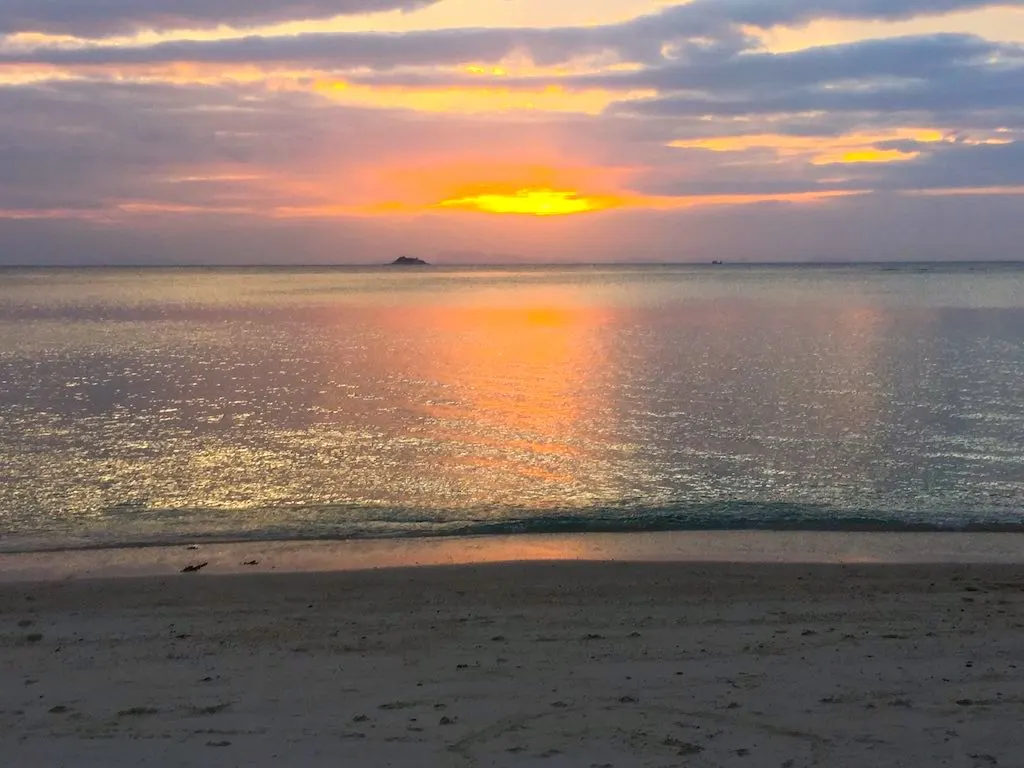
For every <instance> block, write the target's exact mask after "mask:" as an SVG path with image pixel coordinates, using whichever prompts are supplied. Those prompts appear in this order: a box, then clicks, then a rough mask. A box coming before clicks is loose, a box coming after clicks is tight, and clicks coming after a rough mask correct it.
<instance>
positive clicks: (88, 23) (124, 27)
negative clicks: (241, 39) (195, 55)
mask: <svg viewBox="0 0 1024 768" xmlns="http://www.w3.org/2000/svg"><path fill="white" fill-rule="evenodd" d="M435 2H439V0H4V2H3V3H2V4H0V34H10V33H13V32H44V33H49V34H58V35H78V36H82V37H103V36H107V35H115V34H122V33H130V32H136V31H139V30H142V29H174V28H203V27H214V26H217V25H220V24H227V25H231V26H236V27H246V26H256V25H260V24H271V23H275V22H282V21H290V20H295V19H300V20H304V19H323V18H330V17H332V16H341V15H346V14H358V13H371V12H374V11H393V10H404V11H411V10H416V9H418V8H422V7H424V6H427V5H432V4H433V3H435Z"/></svg>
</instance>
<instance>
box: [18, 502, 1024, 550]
mask: <svg viewBox="0 0 1024 768" xmlns="http://www.w3.org/2000/svg"><path fill="white" fill-rule="evenodd" d="M104 518H105V520H106V524H105V525H103V526H102V527H97V528H92V529H89V530H78V531H70V530H64V531H60V532H56V531H53V532H47V531H35V532H32V533H29V534H28V535H24V536H19V535H14V536H10V535H8V536H7V537H4V538H5V539H6V540H0V552H5V553H9V554H13V553H18V552H46V551H64V550H87V549H110V548H114V547H119V548H120V547H129V548H133V547H155V546H169V545H170V546H174V545H183V544H189V543H205V544H214V543H235V542H251V541H262V542H268V541H344V540H374V539H378V540H380V539H402V538H442V537H446V538H452V537H478V536H516V535H544V534H588V533H617V534H629V533H656V532H665V531H705V532H713V531H723V532H724V531H785V532H800V531H806V532H817V531H821V532H847V531H848V532H881V533H886V532H887V533H947V532H948V533H954V532H975V533H979V532H984V533H1024V510H1015V511H1010V510H1007V509H1005V508H1004V509H1001V510H998V511H992V510H990V511H980V510H975V511H973V512H972V511H967V512H964V511H958V512H957V513H951V512H943V513H938V512H934V511H933V512H923V511H919V510H914V511H906V510H904V511H895V510H853V509H842V508H832V507H827V506H823V505H815V504H785V503H761V502H751V501H730V502H720V503H709V504H697V505H685V506H683V505H676V506H667V507H664V506H663V507H635V506H629V507H626V506H621V507H615V506H602V507H594V508H584V509H561V510H551V509H549V510H543V511H538V510H511V509H502V510H493V509H492V510H477V511H476V512H475V514H474V513H467V511H466V510H458V511H451V510H449V511H443V510H423V509H379V508H367V507H361V506H349V505H324V506H303V507H287V508H275V509H259V510H246V509H238V510H217V509H189V510H182V509H174V510H170V509H168V510H160V509H152V508H145V507H138V506H134V505H118V506H117V507H111V508H108V509H107V510H104ZM247 519H249V520H250V521H252V520H262V521H263V524H262V525H257V526H253V525H251V524H250V525H238V523H241V522H243V521H246V520H247ZM270 520H274V522H273V523H272V524H271V523H269V521H270ZM232 523H235V525H232Z"/></svg>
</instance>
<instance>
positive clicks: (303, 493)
mask: <svg viewBox="0 0 1024 768" xmlns="http://www.w3.org/2000/svg"><path fill="white" fill-rule="evenodd" d="M1022 381H1024V267H1022V266H1012V265H1010V266H1008V265H946V266H937V265H928V266H923V265H904V266H898V267H892V266H887V267H882V266H860V267H828V268H825V267H732V266H726V267H636V268H625V267H614V268H612V267H602V268H583V267H576V268H527V269H511V268H504V269H470V270H447V269H436V268H430V269H412V270H397V271H396V270H394V269H361V270H360V269H335V270H312V269H305V270H284V269H279V270H220V269H206V270H197V269H173V270H172V269H167V270H164V269H159V270H158V269H152V270H134V271H133V270H88V271H73V270H2V271H0V532H2V534H3V537H2V540H0V549H6V550H13V549H22V548H31V547H60V546H78V545H96V544H112V543H129V544H132V543H142V542H175V541H182V540H194V539H247V538H286V539H287V538H318V537H357V536H422V535H438V534H452V533H516V532H528V531H529V532H542V531H589V530H609V531H615V530H659V529H689V528H700V529H718V528H787V529H837V530H847V529H882V530H887V529H893V530H905V529H916V528H923V529H936V530H943V529H962V528H970V527H980V528H1002V527H1006V528H1022V527H1024V397H1022V396H1021V394H1020V392H1021V390H1022V387H1021V384H1020V382H1022Z"/></svg>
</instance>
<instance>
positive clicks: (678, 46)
mask: <svg viewBox="0 0 1024 768" xmlns="http://www.w3.org/2000/svg"><path fill="white" fill-rule="evenodd" d="M50 1H51V2H52V3H57V2H59V0H50ZM108 1H109V2H113V0H108ZM163 1H164V2H167V3H168V4H170V3H172V2H174V0H163ZM197 1H198V0H197ZM391 1H392V2H395V3H397V2H398V0H391ZM411 1H412V0H410V2H411ZM18 2H19V5H17V6H16V7H19V8H20V7H21V5H20V3H24V5H25V7H26V8H27V7H35V6H34V4H35V3H36V0H31V3H32V5H31V6H30V5H29V2H30V0H18ZM382 2H383V0H382ZM129 3H130V0H124V4H125V7H126V8H133V7H134V4H129ZM367 3H369V0H363V4H367ZM412 4H413V5H418V4H419V3H412ZM998 4H999V3H998V2H993V0H937V1H932V0H929V1H928V2H925V1H924V0H870V1H869V2H862V1H861V0H856V1H854V0H790V1H789V2H779V3H775V2H763V1H762V0H749V1H748V0H725V1H721V0H697V2H693V3H689V4H685V5H676V6H671V7H669V8H667V9H665V10H663V11H661V12H658V13H654V14H649V15H646V16H641V17H638V18H636V19H632V20H630V21H626V22H623V23H620V24H611V25H604V26H591V27H556V28H548V29H545V28H515V29H512V28H494V29H483V28H468V29H440V30H422V31H413V32H406V33H402V34H393V33H373V32H361V33H308V34H300V35H287V36H259V35H253V36H249V37H244V38H229V39H220V40H187V39H183V40H174V41H168V42H161V43H156V44H153V45H138V46H125V45H103V44H98V45H90V46H88V47H78V48H54V47H41V48H36V49H34V50H25V51H8V52H5V53H3V54H0V63H8V64H53V65H58V66H64V67H75V66H109V65H139V64H166V63H197V64H256V65H295V64H305V65H315V66H318V67H323V68H325V69H346V68H359V67H367V68H372V69H393V68H396V67H403V66H427V65H451V64H459V63H465V62H473V61H483V62H495V61H500V60H501V59H503V58H505V57H507V56H508V55H509V54H510V53H512V52H513V51H523V52H526V53H528V54H529V55H530V57H531V58H532V59H533V61H534V62H535V63H537V64H541V65H545V64H558V63H562V62H565V61H568V60H571V59H572V58H574V57H578V56H582V55H588V54H597V53H608V52H611V53H614V54H615V55H617V56H618V57H619V59H620V60H621V61H627V62H645V63H656V62H660V61H665V55H666V51H671V54H672V56H673V57H674V58H677V59H679V58H686V59H687V60H692V61H697V62H700V61H702V60H707V59H709V58H710V59H718V58H721V57H727V56H731V55H734V54H736V53H739V52H741V51H743V50H746V49H749V48H752V47H755V46H756V45H757V44H758V43H757V40H756V39H755V38H753V37H750V36H749V35H748V34H747V32H746V31H744V29H743V28H744V27H750V26H754V27H762V28H768V27H771V26H775V25H779V24H794V23H804V22H806V21H809V20H812V19H828V18H857V19H901V18H910V17H913V16H917V15H922V14H924V15H929V14H931V15H936V14H942V13H945V12H948V11H952V10H967V9H972V8H981V7H985V6H990V5H998ZM120 5H121V4H120V3H118V6H119V7H120ZM324 5H325V6H326V3H325V4H324ZM307 6H308V7H307ZM43 7H44V8H50V7H51V6H50V5H48V4H46V3H43ZM54 7H55V8H56V7H59V6H54ZM74 7H75V8H83V9H85V8H92V5H90V4H86V3H81V4H79V3H76V4H75V6H74ZM205 7H206V6H205V5H197V8H205ZM217 7H220V6H218V5H216V4H215V5H214V8H217ZM239 7H240V8H242V7H244V8H249V7H250V6H249V4H246V5H244V6H243V5H241V3H240V5H239ZM253 7H254V8H262V7H263V5H262V3H261V4H257V5H256V6H253ZM277 7H278V6H277V5H276V4H275V5H273V6H270V5H269V4H268V8H275V9H276V8H277ZM315 7H318V6H316V5H315V4H312V3H310V4H300V5H297V6H296V5H285V6H284V7H283V8H281V13H280V18H281V19H282V20H283V19H285V18H304V17H303V16H302V15H301V14H302V13H309V12H311V10H312V9H313V8H315ZM345 7H346V6H342V10H343V9H344V8H345ZM351 7H352V8H355V7H356V6H351ZM105 8H106V6H104V5H100V6H99V9H98V10H95V11H89V13H95V14H97V15H98V16H102V14H103V12H104V9H105ZM107 10H109V9H107ZM335 10H336V11H337V10H338V9H337V8H335ZM300 12H301V13H300ZM211 13H214V12H213V11H211ZM3 18H4V16H3V12H0V28H3ZM12 18H13V17H12ZM55 18H58V17H57V16H56V15H55ZM68 18H71V19H73V18H74V16H73V14H72V15H70V16H69V17H68ZM70 23H71V22H69V24H70ZM8 26H11V24H8ZM13 27H17V24H14V25H13Z"/></svg>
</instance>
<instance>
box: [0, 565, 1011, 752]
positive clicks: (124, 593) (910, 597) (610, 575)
mask: <svg viewBox="0 0 1024 768" xmlns="http://www.w3.org/2000/svg"><path fill="white" fill-rule="evenodd" d="M193 554H195V553H189V555H190V556H191V555H193ZM179 556H181V555H180V552H179ZM183 559H185V558H183ZM191 559H193V560H196V559H197V558H196V557H192V558H191ZM0 648H2V654H0V755H2V759H0V764H2V765H3V766H5V768H6V767H8V766H9V767H10V768H22V767H23V766H24V767H25V768H30V767H31V768H37V767H40V766H76V768H77V767H78V766H83V767H90V766H103V767H104V768H107V767H111V768H113V767H115V766H138V765H153V766H180V765H218V766H256V767H257V768H258V767H259V766H281V765H296V766H298V765H302V766H348V765H352V766H387V765H393V766H527V765H529V766H534V765H535V766H552V767H554V766H583V767H584V768H598V767H602V768H607V767H614V768H628V767H629V766H651V767H652V768H655V767H658V768H660V767H661V766H757V767H759V766H777V767H778V768H808V767H809V766H829V768H836V767H841V766H851V767H853V766H857V767H858V768H859V767H860V766H874V767H884V766H907V765H915V766H916V765H920V766H939V765H948V766H964V767H965V768H974V767H975V766H980V767H985V766H1020V765H1022V764H1024V760H1022V758H1021V753H1020V751H1019V747H1015V746H1014V745H1015V743H1018V742H1019V735H1020V728H1021V727H1020V723H1021V722H1024V671H1022V669H1021V668H1020V667H1021V665H1024V566H1021V565H993V564H987V565H986V564H971V565H964V564H959V565H923V564H919V565H797V564H761V565H758V564H750V563H736V564H729V565H719V564H698V563H658V564H637V563H614V562H606V563H566V562H550V563H544V562H533V563H522V564H510V565H500V564H492V565H462V566H455V567H432V568H404V569H387V570H376V571H354V572H335V573H293V574H268V573H252V574H248V575H227V574H218V573H217V572H216V570H215V569H214V565H211V566H209V567H208V568H205V569H201V570H199V571H196V572H193V573H177V572H175V573H173V574H172V575H167V576H159V577H152V576H150V577H133V578H120V579H106V580H83V579H73V580H67V579H65V580H52V581H46V582H30V581H9V582H7V583H3V584H0Z"/></svg>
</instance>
